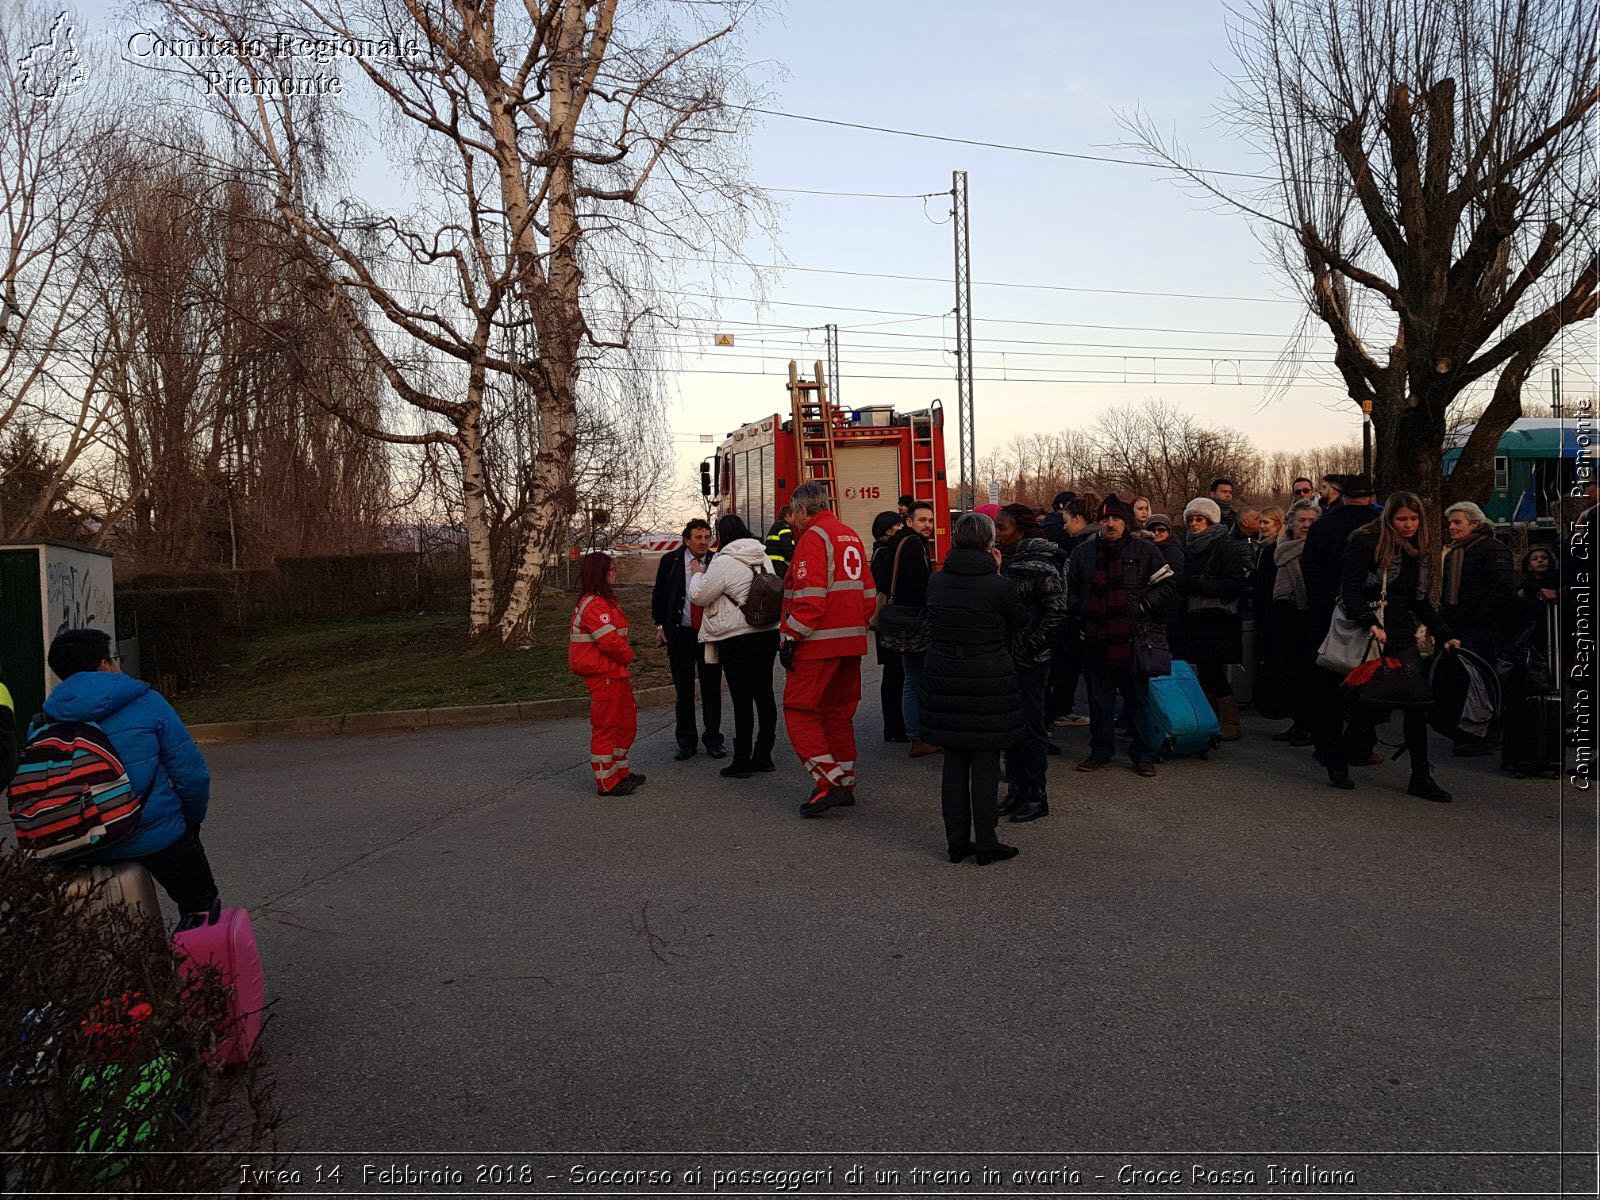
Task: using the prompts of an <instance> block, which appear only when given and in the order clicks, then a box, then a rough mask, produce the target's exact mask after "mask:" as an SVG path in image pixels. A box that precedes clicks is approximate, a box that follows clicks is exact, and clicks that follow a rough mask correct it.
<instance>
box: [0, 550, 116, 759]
mask: <svg viewBox="0 0 1600 1200" xmlns="http://www.w3.org/2000/svg"><path fill="white" fill-rule="evenodd" d="M68 629H103V630H105V632H106V634H107V635H108V636H109V637H110V638H111V640H112V643H113V646H115V643H116V640H117V614H116V599H115V593H114V592H113V591H112V586H111V555H110V554H109V553H108V552H106V551H104V550H89V549H86V548H84V547H83V546H74V545H72V544H70V543H68V542H0V669H3V670H4V672H5V678H6V683H7V684H8V685H9V686H10V688H11V698H12V700H13V701H14V702H15V703H16V706H17V727H18V729H19V730H20V729H26V728H27V724H28V722H29V721H30V720H32V719H33V715H34V714H35V713H37V712H38V711H39V709H40V708H41V707H42V706H43V704H44V698H45V697H46V696H48V695H49V694H50V689H51V688H53V687H55V685H56V684H58V683H60V682H61V681H60V680H59V679H57V678H56V677H55V675H54V674H52V673H51V671H50V668H49V666H48V665H46V663H45V655H46V653H47V652H48V651H49V649H50V641H51V639H52V638H54V637H55V636H56V634H58V633H62V632H65V631H66V630H68Z"/></svg>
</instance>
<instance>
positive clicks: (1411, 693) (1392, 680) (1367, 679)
mask: <svg viewBox="0 0 1600 1200" xmlns="http://www.w3.org/2000/svg"><path fill="white" fill-rule="evenodd" d="M1344 686H1345V689H1346V692H1347V693H1348V695H1349V696H1350V697H1351V698H1352V699H1354V700H1356V701H1358V702H1360V703H1362V704H1370V705H1372V706H1374V707H1376V708H1427V707H1428V706H1429V705H1431V704H1432V703H1433V688H1431V687H1430V686H1429V685H1428V681H1427V679H1426V678H1425V677H1424V676H1423V674H1422V672H1421V671H1417V670H1414V669H1413V668H1412V667H1411V666H1410V664H1408V663H1405V662H1402V661H1401V660H1400V659H1398V658H1389V657H1383V658H1378V659H1375V660H1374V661H1372V662H1369V663H1363V664H1362V665H1361V666H1359V667H1357V668H1356V669H1355V670H1354V671H1351V672H1350V674H1349V675H1347V676H1346V677H1345V681H1344Z"/></svg>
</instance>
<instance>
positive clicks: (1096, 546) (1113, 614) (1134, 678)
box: [1067, 495, 1172, 777]
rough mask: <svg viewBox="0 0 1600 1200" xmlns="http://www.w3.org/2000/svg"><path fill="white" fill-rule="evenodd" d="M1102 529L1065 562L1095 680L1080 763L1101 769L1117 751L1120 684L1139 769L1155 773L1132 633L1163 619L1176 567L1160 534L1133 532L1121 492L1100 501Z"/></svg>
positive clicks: (1145, 690)
mask: <svg viewBox="0 0 1600 1200" xmlns="http://www.w3.org/2000/svg"><path fill="white" fill-rule="evenodd" d="M1099 517H1100V533H1099V535H1098V536H1097V537H1093V538H1090V539H1089V540H1088V541H1086V542H1084V543H1083V545H1081V546H1079V547H1078V548H1077V549H1076V550H1074V551H1073V552H1072V557H1071V558H1070V559H1069V560H1068V562H1067V602H1068V605H1069V608H1071V609H1072V610H1073V611H1074V612H1076V613H1077V614H1079V615H1080V616H1081V618H1082V622H1083V658H1084V663H1085V666H1086V668H1087V670H1086V672H1085V674H1086V675H1087V677H1088V683H1089V757H1088V758H1086V759H1084V760H1083V761H1082V762H1081V763H1079V764H1078V770H1080V771H1098V770H1100V769H1101V768H1102V767H1106V766H1109V765H1110V763H1111V760H1112V759H1113V758H1115V757H1116V750H1117V747H1116V730H1115V727H1116V708H1117V695H1118V693H1119V692H1120V693H1121V695H1122V697H1123V699H1124V700H1125V701H1126V703H1127V708H1128V716H1129V717H1130V718H1131V720H1132V723H1133V731H1134V732H1133V745H1132V746H1131V747H1130V748H1129V755H1130V757H1131V758H1132V759H1133V764H1134V770H1135V771H1136V772H1137V773H1138V774H1139V775H1141V776H1145V777H1150V776H1153V775H1154V774H1155V773H1156V766H1155V763H1156V752H1155V750H1154V749H1153V748H1152V747H1150V746H1148V745H1146V744H1145V742H1144V737H1143V733H1142V732H1141V729H1140V724H1141V723H1140V720H1139V718H1140V716H1141V715H1142V714H1143V712H1144V705H1145V698H1146V696H1147V695H1148V693H1149V683H1148V681H1147V680H1146V679H1144V678H1142V677H1141V676H1140V675H1139V674H1138V673H1137V671H1136V670H1135V663H1134V638H1135V635H1136V634H1137V633H1138V631H1139V630H1140V629H1141V628H1142V627H1143V626H1145V625H1150V624H1154V625H1159V624H1161V623H1162V621H1163V620H1164V618H1165V615H1166V610H1167V605H1168V604H1169V603H1170V602H1171V598H1172V582H1171V580H1172V568H1171V567H1170V566H1168V565H1167V560H1166V558H1165V556H1164V555H1163V554H1162V553H1161V551H1160V550H1159V549H1157V548H1156V545H1155V543H1154V542H1147V541H1145V540H1143V539H1142V538H1135V537H1130V536H1129V534H1128V527H1129V526H1130V525H1131V524H1132V522H1133V509H1132V508H1131V507H1129V506H1128V504H1127V503H1125V502H1124V501H1123V500H1121V499H1119V498H1118V497H1117V496H1116V495H1110V496H1107V497H1106V499H1105V501H1104V503H1102V504H1101V506H1100V512H1099Z"/></svg>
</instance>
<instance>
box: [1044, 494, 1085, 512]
mask: <svg viewBox="0 0 1600 1200" xmlns="http://www.w3.org/2000/svg"><path fill="white" fill-rule="evenodd" d="M1077 498H1078V493H1077V492H1057V493H1056V498H1055V499H1054V500H1052V501H1050V507H1051V508H1053V509H1055V510H1056V511H1057V512H1060V511H1061V510H1062V509H1063V508H1065V507H1066V506H1067V505H1069V504H1071V503H1072V502H1073V501H1074V500H1076V499H1077Z"/></svg>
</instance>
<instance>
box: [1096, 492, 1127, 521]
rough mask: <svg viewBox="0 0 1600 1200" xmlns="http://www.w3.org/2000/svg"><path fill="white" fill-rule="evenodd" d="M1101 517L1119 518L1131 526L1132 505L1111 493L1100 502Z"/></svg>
mask: <svg viewBox="0 0 1600 1200" xmlns="http://www.w3.org/2000/svg"><path fill="white" fill-rule="evenodd" d="M1099 515H1100V516H1101V517H1121V518H1122V519H1123V521H1124V522H1125V523H1127V524H1129V525H1131V524H1133V505H1131V504H1128V503H1127V502H1126V501H1124V500H1122V499H1121V498H1120V497H1119V496H1118V495H1117V494H1116V493H1115V492H1112V493H1111V494H1110V495H1108V496H1107V497H1106V498H1105V499H1104V500H1102V501H1101V502H1100V514H1099Z"/></svg>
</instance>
